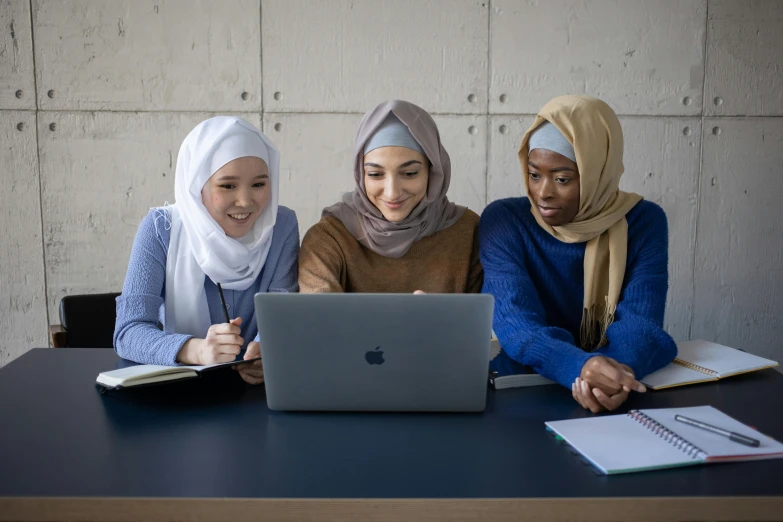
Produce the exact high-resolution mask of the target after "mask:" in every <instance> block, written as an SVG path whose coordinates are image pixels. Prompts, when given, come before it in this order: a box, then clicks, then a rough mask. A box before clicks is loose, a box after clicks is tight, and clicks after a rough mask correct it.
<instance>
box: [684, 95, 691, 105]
mask: <svg viewBox="0 0 783 522" xmlns="http://www.w3.org/2000/svg"><path fill="white" fill-rule="evenodd" d="M682 104H683V105H685V106H688V105H690V104H691V97H690V96H686V97H685V98H683V99H682Z"/></svg>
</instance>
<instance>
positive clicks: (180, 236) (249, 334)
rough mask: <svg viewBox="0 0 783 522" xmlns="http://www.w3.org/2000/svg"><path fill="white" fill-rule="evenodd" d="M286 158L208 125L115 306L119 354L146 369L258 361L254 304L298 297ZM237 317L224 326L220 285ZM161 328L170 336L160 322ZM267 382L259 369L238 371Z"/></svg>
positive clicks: (230, 125) (146, 223)
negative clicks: (265, 296)
mask: <svg viewBox="0 0 783 522" xmlns="http://www.w3.org/2000/svg"><path fill="white" fill-rule="evenodd" d="M279 167H280V154H279V152H278V151H277V149H276V148H275V146H274V145H273V144H272V142H270V141H269V139H268V138H267V137H266V136H264V134H262V133H261V132H260V131H259V130H258V129H256V128H255V127H254V126H253V125H251V124H250V123H248V122H246V121H244V120H242V119H239V118H235V117H229V116H219V117H216V118H210V119H208V120H206V121H204V122H202V123H200V124H199V125H197V126H196V128H195V129H193V130H192V131H191V132H190V134H188V136H187V137H186V138H185V141H184V142H183V143H182V147H181V148H180V151H179V156H178V157H177V167H176V177H175V182H174V192H175V197H176V203H175V204H174V205H170V206H166V207H160V208H153V209H152V210H151V211H150V212H149V214H147V216H146V217H145V218H144V220H143V221H142V223H141V225H140V227H139V230H138V232H137V234H136V239H135V241H134V244H133V250H132V252H131V257H130V262H129V264H128V272H127V275H126V276H125V284H124V285H123V289H122V295H121V296H120V297H118V298H117V323H116V326H115V331H114V348H115V350H116V351H117V354H118V355H120V356H121V357H123V358H125V359H129V360H132V361H135V362H139V363H144V364H161V365H176V364H178V363H184V364H196V365H206V364H214V363H219V362H229V361H232V360H234V359H235V358H236V357H237V356H238V355H239V354H240V353H241V351H242V350H243V349H246V351H245V355H244V358H245V359H250V358H253V357H257V356H258V355H260V346H259V344H258V342H255V341H254V342H250V343H248V342H247V341H249V340H250V339H253V338H256V337H257V333H258V328H257V326H256V319H255V314H254V306H253V296H254V295H255V293H257V292H296V291H297V290H298V286H297V257H298V253H299V231H298V224H297V219H296V214H295V213H294V212H293V211H292V210H290V209H288V208H286V207H283V206H278V203H277V198H278V191H279ZM218 283H219V284H220V285H221V287H222V290H223V294H224V297H225V300H226V306H227V309H228V312H229V315H230V317H231V318H232V319H231V322H230V323H226V322H225V318H224V312H223V307H222V304H221V301H220V296H219V293H218V288H217V284H218ZM159 322H161V323H162V324H163V330H161V329H160V328H159V326H158V323H159ZM237 370H238V371H239V373H240V375H241V376H242V378H243V379H244V380H245V381H247V382H249V383H251V384H258V383H261V382H263V369H262V367H261V361H257V362H254V363H252V364H245V365H241V366H238V367H237Z"/></svg>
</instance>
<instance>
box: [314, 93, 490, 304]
mask: <svg viewBox="0 0 783 522" xmlns="http://www.w3.org/2000/svg"><path fill="white" fill-rule="evenodd" d="M355 152H356V154H355V162H354V180H355V182H356V187H355V188H354V190H353V192H349V193H347V194H345V195H344V196H343V198H342V200H341V201H340V202H338V203H336V204H334V205H332V206H330V207H327V208H325V209H324V211H323V214H322V219H321V221H320V222H318V223H316V224H315V225H314V226H313V227H312V228H311V229H310V230H309V231H308V232H307V234H306V235H305V237H304V239H303V241H302V247H301V250H300V254H299V288H300V291H301V292H303V293H318V292H397V293H409V292H414V291H424V292H443V293H446V292H451V293H455V292H475V293H477V292H480V291H481V285H482V280H483V272H482V269H481V264H480V262H479V258H478V220H479V218H478V216H477V215H476V214H475V213H474V212H472V211H470V210H468V209H466V208H465V207H461V206H458V205H455V204H454V203H452V202H450V201H449V200H448V198H447V197H446V192H447V191H448V188H449V181H450V179H451V162H450V160H449V155H448V153H447V152H446V149H445V148H444V147H443V144H442V143H441V141H440V135H439V133H438V128H437V126H436V125H435V122H434V121H433V119H432V117H430V115H429V114H427V112H426V111H425V110H423V109H421V108H420V107H417V106H416V105H413V104H412V103H408V102H405V101H399V100H391V101H387V102H384V103H382V104H380V105H378V106H377V107H375V108H374V109H373V110H371V111H369V112H368V113H367V114H365V115H364V118H363V119H362V121H361V123H360V125H359V132H358V135H357V138H356V146H355Z"/></svg>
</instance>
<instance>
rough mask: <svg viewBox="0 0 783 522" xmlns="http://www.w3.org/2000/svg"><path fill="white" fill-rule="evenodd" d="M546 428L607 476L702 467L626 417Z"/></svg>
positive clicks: (554, 424)
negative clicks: (692, 466) (695, 466)
mask: <svg viewBox="0 0 783 522" xmlns="http://www.w3.org/2000/svg"><path fill="white" fill-rule="evenodd" d="M678 424H679V423H678ZM546 425H547V426H548V427H549V428H551V429H552V430H553V431H554V432H555V433H557V434H558V435H560V436H561V437H563V438H564V439H565V440H566V441H567V442H568V443H569V444H570V445H571V446H573V447H574V448H575V449H576V450H577V451H579V453H581V454H582V455H584V456H585V458H587V459H588V460H589V461H590V462H592V463H593V464H594V465H595V466H596V467H598V468H599V469H601V470H602V471H603V472H604V473H607V474H611V473H628V472H632V471H645V470H648V469H656V468H664V467H673V466H686V465H690V464H699V463H701V461H700V460H698V459H694V458H693V457H689V456H688V455H687V454H686V453H685V452H683V451H682V450H679V449H677V448H676V447H674V445H672V444H669V443H668V442H666V441H664V440H663V439H661V438H660V437H659V436H657V435H656V434H655V433H654V432H652V431H650V430H649V429H647V428H645V427H644V426H643V425H642V424H640V423H639V422H637V421H636V420H634V419H633V418H632V417H630V416H629V415H609V416H605V417H591V418H587V419H571V420H563V421H554V422H547V423H546Z"/></svg>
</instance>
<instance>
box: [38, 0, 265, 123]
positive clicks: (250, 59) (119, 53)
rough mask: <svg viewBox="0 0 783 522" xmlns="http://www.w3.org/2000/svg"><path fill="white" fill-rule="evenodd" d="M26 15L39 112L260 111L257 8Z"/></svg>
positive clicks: (104, 5)
mask: <svg viewBox="0 0 783 522" xmlns="http://www.w3.org/2000/svg"><path fill="white" fill-rule="evenodd" d="M33 9H34V11H33V14H34V16H33V20H34V27H35V57H36V69H37V70H36V74H37V78H38V100H39V106H40V108H41V109H44V110H130V111H133V110H176V111H179V110H183V111H184V110H190V111H253V110H258V109H260V108H261V63H260V48H261V34H260V24H259V17H260V14H259V13H260V5H259V0H225V1H221V2H210V1H190V0H173V1H167V2H161V1H155V0H138V1H133V2H94V1H90V0H76V1H73V2H61V1H60V0H34V1H33ZM243 93H244V94H243ZM245 98H246V99H245Z"/></svg>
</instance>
